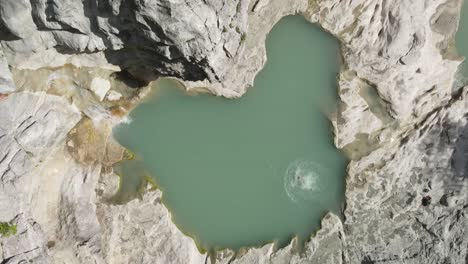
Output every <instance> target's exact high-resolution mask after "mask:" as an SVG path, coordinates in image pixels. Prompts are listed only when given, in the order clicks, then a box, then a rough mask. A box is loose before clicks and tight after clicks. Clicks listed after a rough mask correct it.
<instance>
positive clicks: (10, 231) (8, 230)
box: [0, 222, 17, 237]
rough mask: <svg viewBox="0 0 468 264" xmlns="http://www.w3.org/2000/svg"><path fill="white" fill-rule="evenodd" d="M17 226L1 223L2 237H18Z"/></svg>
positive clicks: (0, 232) (0, 231) (0, 234)
mask: <svg viewBox="0 0 468 264" xmlns="http://www.w3.org/2000/svg"><path fill="white" fill-rule="evenodd" d="M16 232H17V228H16V225H14V224H11V223H6V222H0V236H1V237H9V236H14V235H16Z"/></svg>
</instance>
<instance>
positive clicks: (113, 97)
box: [107, 90, 122, 101]
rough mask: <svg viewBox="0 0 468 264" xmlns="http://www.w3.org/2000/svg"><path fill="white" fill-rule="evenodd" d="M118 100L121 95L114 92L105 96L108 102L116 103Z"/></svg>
mask: <svg viewBox="0 0 468 264" xmlns="http://www.w3.org/2000/svg"><path fill="white" fill-rule="evenodd" d="M120 98H122V94H121V93H119V92H116V91H112V90H111V91H109V93H108V94H107V100H109V101H117V100H119V99H120Z"/></svg>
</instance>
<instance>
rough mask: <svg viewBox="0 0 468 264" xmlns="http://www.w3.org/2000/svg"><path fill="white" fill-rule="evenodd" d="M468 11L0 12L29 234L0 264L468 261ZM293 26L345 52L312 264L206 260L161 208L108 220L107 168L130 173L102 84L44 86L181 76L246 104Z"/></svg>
mask: <svg viewBox="0 0 468 264" xmlns="http://www.w3.org/2000/svg"><path fill="white" fill-rule="evenodd" d="M460 5H461V1H460V0H453V1H448V0H434V1H406V0H395V1H372V0H342V1H337V0H317V1H305V0H302V1H293V0H256V1H248V0H240V1H231V2H229V1H224V2H223V1H215V0H196V1H185V0H158V1H149V0H147V1H144V0H130V1H119V0H115V1H110V0H103V1H61V0H34V1H24V0H20V1H17V0H3V1H2V2H0V40H1V47H2V49H3V52H4V54H3V53H1V50H2V49H0V93H2V94H3V93H5V94H8V93H11V94H9V95H7V96H6V98H0V221H4V222H5V221H8V222H10V221H13V222H14V223H15V224H17V226H18V231H19V232H18V233H17V234H16V235H14V236H11V237H8V238H0V262H1V263H8V264H9V263H22V262H24V261H32V262H33V263H213V260H214V261H215V262H214V263H379V262H386V263H426V262H427V263H463V262H466V259H467V248H468V244H467V243H468V240H467V239H466V237H467V228H468V219H467V214H468V212H467V210H468V196H467V191H468V190H467V188H468V186H467V182H468V180H467V169H466V164H467V159H468V145H467V143H466V141H467V138H466V134H467V133H468V130H467V127H468V120H467V119H466V117H467V116H468V103H467V102H468V100H467V90H468V88H467V87H465V89H462V90H460V92H459V93H458V94H455V95H454V94H453V93H452V86H453V82H454V78H455V73H456V68H457V67H458V65H459V64H460V59H459V58H458V57H457V55H456V54H455V53H454V51H453V50H452V49H451V43H452V41H453V37H454V34H455V32H456V30H457V26H458V25H457V24H458V20H459V10H460ZM296 13H302V14H303V15H304V16H305V17H306V18H307V19H308V20H310V21H311V22H315V23H318V24H320V26H322V27H323V28H324V29H325V30H327V31H328V32H330V33H331V34H332V35H334V36H335V37H337V38H339V39H340V41H341V43H342V54H343V59H344V63H343V69H342V72H341V73H340V75H339V86H340V92H339V96H340V99H341V106H340V108H339V109H338V111H337V115H336V118H334V119H333V120H332V123H333V125H334V130H335V144H336V145H337V147H340V148H343V149H344V150H345V151H346V152H347V153H348V154H349V155H350V156H351V157H352V159H353V160H352V161H351V162H350V164H349V166H348V177H347V178H346V181H347V182H346V186H347V187H346V210H345V211H344V216H345V218H344V220H343V221H342V220H341V219H340V218H339V217H337V216H335V215H332V214H328V215H327V216H326V217H324V219H323V220H322V227H321V229H320V230H319V231H318V232H317V233H316V234H315V235H314V236H313V237H311V239H310V240H309V241H308V242H307V243H306V245H305V251H304V252H302V253H301V254H300V253H299V252H298V251H297V245H296V244H297V241H296V240H293V241H291V243H290V244H289V245H288V246H286V247H284V248H281V249H278V248H276V247H275V245H274V244H266V245H263V246H259V247H258V248H247V249H245V250H242V251H241V252H232V251H230V250H224V251H220V252H217V253H216V254H215V255H214V256H212V258H211V257H210V256H208V255H207V254H205V253H201V252H199V251H198V250H197V247H196V245H195V242H194V241H193V240H192V239H191V238H189V237H187V236H185V235H184V234H183V233H182V232H181V231H180V230H178V229H177V227H176V226H175V225H174V223H172V221H171V217H170V214H169V212H168V210H167V208H165V206H164V205H163V204H162V203H161V192H160V191H153V192H148V193H146V194H145V195H143V197H142V199H135V200H132V201H130V202H129V203H127V204H124V205H115V204H112V203H110V199H111V197H112V195H113V194H114V193H115V191H116V188H117V185H118V178H117V177H115V176H112V175H113V174H112V173H109V172H106V170H108V167H107V166H109V164H111V163H112V161H111V160H113V161H115V160H116V158H115V157H121V156H122V150H121V148H120V147H118V146H116V143H115V142H113V140H112V137H111V128H112V126H114V125H115V124H116V123H117V122H119V118H117V117H114V116H112V114H111V113H110V111H109V110H108V109H109V107H111V106H114V105H113V103H110V101H109V100H107V101H108V102H106V100H104V102H100V101H99V100H96V98H95V96H93V94H92V93H91V92H90V91H89V90H90V88H91V82H92V81H91V77H92V75H91V74H90V75H89V76H90V80H83V79H82V78H83V75H80V74H77V72H76V71H66V70H64V71H63V72H60V70H57V72H55V73H54V72H51V73H50V74H49V73H48V72H47V71H40V70H37V69H38V68H40V67H60V66H63V65H64V64H67V63H71V64H74V65H77V66H89V67H100V68H106V69H111V70H113V71H119V70H123V71H126V72H128V73H130V74H131V75H133V77H135V78H137V79H139V80H140V81H142V82H141V83H145V82H147V81H151V80H153V79H154V78H156V77H157V76H159V75H167V76H175V77H178V78H180V79H182V80H183V81H184V84H185V85H186V87H187V89H192V88H195V87H206V88H207V89H209V90H210V91H211V92H212V93H214V94H216V95H222V96H226V97H239V96H241V95H243V94H244V93H245V92H246V90H247V88H248V87H249V86H250V85H252V84H253V81H254V78H255V75H256V74H257V73H258V71H260V69H261V68H262V67H263V65H264V64H265V62H266V55H265V54H266V53H265V45H264V42H265V38H266V35H267V34H268V32H269V31H270V30H271V28H272V27H273V26H274V24H275V23H276V22H277V21H279V20H280V19H281V18H282V17H283V16H285V15H290V14H296ZM9 66H11V67H13V68H16V69H34V70H37V71H36V72H35V73H37V74H38V76H34V74H31V75H27V77H29V79H28V80H24V79H22V78H16V79H15V80H16V81H17V86H18V89H19V90H21V91H24V90H26V91H28V90H30V91H42V92H37V93H32V92H17V93H14V91H15V89H16V88H15V84H14V83H13V81H12V80H13V79H14V78H13V77H12V75H11V72H10V69H9ZM84 70H85V69H83V71H84ZM86 70H89V69H86ZM13 72H14V71H13ZM59 73H60V76H59V77H57V76H58V75H57V74H59ZM54 74H55V75H54ZM84 76H86V75H84ZM123 76H125V75H123ZM34 77H37V78H34ZM44 79H46V80H48V81H50V82H51V84H50V85H49V83H47V85H44V84H41V82H43V81H44ZM31 80H34V82H32V81H31ZM112 88H113V87H112ZM44 91H47V92H48V93H56V94H59V95H60V96H62V97H60V96H54V95H50V94H46V93H45V92H44ZM111 92H112V90H111ZM144 92H145V91H143V92H142V94H141V95H143V93H144ZM146 92H147V91H146ZM100 95H101V96H103V95H105V93H104V92H103V93H102V94H100ZM109 95H110V92H109ZM124 95H125V93H124ZM136 96H137V97H138V95H136ZM107 103H109V104H108V105H106V104H107ZM117 103H118V102H117V101H116V102H115V104H117ZM83 116H86V118H83V119H82V117H83ZM80 119H81V121H80ZM88 136H89V137H88ZM81 137H87V138H94V141H92V142H84V140H81V141H80V140H79V139H81ZM79 142H81V143H80V144H78V143H79ZM110 156H112V157H114V158H113V159H109V160H107V159H108V157H110Z"/></svg>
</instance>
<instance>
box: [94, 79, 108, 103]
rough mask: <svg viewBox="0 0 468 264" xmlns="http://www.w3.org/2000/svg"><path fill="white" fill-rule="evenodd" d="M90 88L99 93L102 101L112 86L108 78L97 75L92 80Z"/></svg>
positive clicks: (98, 95)
mask: <svg viewBox="0 0 468 264" xmlns="http://www.w3.org/2000/svg"><path fill="white" fill-rule="evenodd" d="M89 88H90V89H91V91H93V92H94V93H95V94H96V95H97V97H98V98H99V101H102V100H103V99H104V97H105V96H106V94H107V92H108V91H109V89H110V88H111V84H110V82H109V81H108V80H106V79H103V78H99V77H95V78H93V80H92V81H91V86H90V87H89Z"/></svg>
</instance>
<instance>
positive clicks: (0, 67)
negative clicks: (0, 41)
mask: <svg viewBox="0 0 468 264" xmlns="http://www.w3.org/2000/svg"><path fill="white" fill-rule="evenodd" d="M15 90H16V86H15V83H14V82H13V76H12V75H11V72H10V69H9V67H8V62H7V60H6V58H5V56H4V55H3V51H2V49H1V48H0V94H2V93H11V92H13V91H15Z"/></svg>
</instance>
